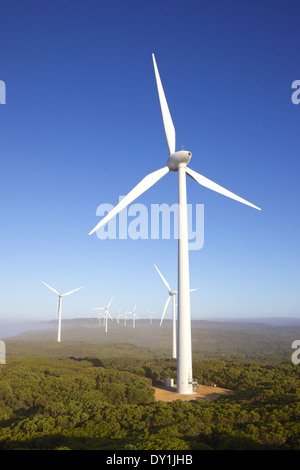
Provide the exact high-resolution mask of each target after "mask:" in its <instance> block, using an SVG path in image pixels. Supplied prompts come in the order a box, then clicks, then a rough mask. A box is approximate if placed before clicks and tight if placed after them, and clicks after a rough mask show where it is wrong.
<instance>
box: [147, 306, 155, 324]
mask: <svg viewBox="0 0 300 470" xmlns="http://www.w3.org/2000/svg"><path fill="white" fill-rule="evenodd" d="M147 312H148V313H149V318H150V325H152V316H153V315H154V314H155V312H152V311H151V310H147Z"/></svg>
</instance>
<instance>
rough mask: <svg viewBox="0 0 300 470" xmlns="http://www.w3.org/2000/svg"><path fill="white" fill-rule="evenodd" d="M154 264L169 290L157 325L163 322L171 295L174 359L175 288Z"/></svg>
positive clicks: (175, 352)
mask: <svg viewBox="0 0 300 470" xmlns="http://www.w3.org/2000/svg"><path fill="white" fill-rule="evenodd" d="M154 266H155V269H156V271H157V272H158V274H159V275H160V277H161V279H162V281H163V283H164V285H165V286H166V288H167V289H168V292H169V295H168V298H167V300H166V303H165V306H164V309H163V313H162V316H161V320H160V324H159V326H161V325H162V322H163V319H164V316H165V313H166V310H167V308H168V305H169V302H170V300H171V297H172V319H173V348H172V357H173V358H174V359H175V358H176V357H177V351H176V349H177V347H176V341H177V338H176V337H177V335H176V311H175V296H176V294H177V293H178V292H177V291H176V290H172V289H171V287H170V284H169V283H168V282H167V281H166V279H165V278H164V276H163V275H162V273H161V272H160V270H159V269H158V267H157V266H156V265H154Z"/></svg>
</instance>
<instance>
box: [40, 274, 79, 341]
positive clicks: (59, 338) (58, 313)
mask: <svg viewBox="0 0 300 470" xmlns="http://www.w3.org/2000/svg"><path fill="white" fill-rule="evenodd" d="M41 282H42V283H43V284H44V285H45V286H47V287H48V288H49V289H51V290H52V291H53V292H54V293H55V294H57V295H58V303H57V313H56V319H57V320H58V333H57V341H58V342H59V343H60V342H61V303H62V298H63V297H65V296H66V295H70V294H73V292H76V291H77V290H79V289H82V287H78V288H77V289H74V290H71V291H70V292H66V293H65V294H60V293H59V292H57V290H55V289H53V287H51V286H48V284H46V283H45V282H43V281H41Z"/></svg>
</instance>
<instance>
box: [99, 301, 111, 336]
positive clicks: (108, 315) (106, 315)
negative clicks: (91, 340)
mask: <svg viewBox="0 0 300 470" xmlns="http://www.w3.org/2000/svg"><path fill="white" fill-rule="evenodd" d="M111 302H112V298H111V299H110V301H109V302H108V304H107V305H106V307H95V309H94V310H104V312H103V314H101V313H100V312H99V313H98V315H99V314H100V315H103V317H104V320H105V333H107V317H109V318H110V319H111V321H113V319H112V317H111V315H110V313H109V311H108V309H109V306H110V304H111Z"/></svg>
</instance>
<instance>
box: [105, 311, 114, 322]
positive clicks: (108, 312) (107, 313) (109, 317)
mask: <svg viewBox="0 0 300 470" xmlns="http://www.w3.org/2000/svg"><path fill="white" fill-rule="evenodd" d="M106 311H107V315H108V316H109V318H110V319H111V321H113V319H112V317H111V314H110V313H109V311H108V310H106Z"/></svg>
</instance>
